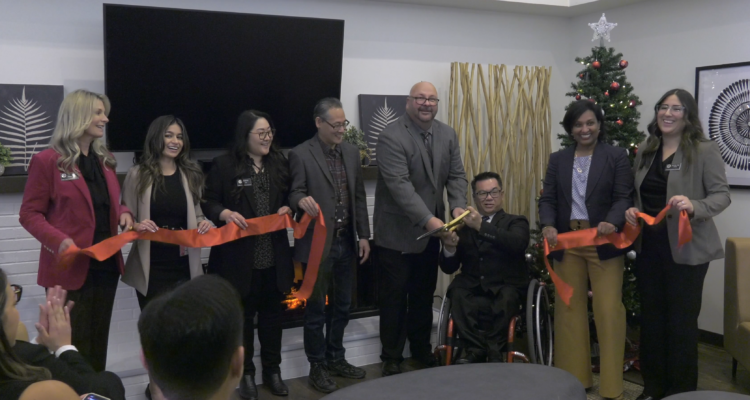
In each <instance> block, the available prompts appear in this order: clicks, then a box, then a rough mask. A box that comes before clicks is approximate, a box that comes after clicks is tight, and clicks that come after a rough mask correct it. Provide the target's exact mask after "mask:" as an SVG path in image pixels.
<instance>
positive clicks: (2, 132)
mask: <svg viewBox="0 0 750 400" xmlns="http://www.w3.org/2000/svg"><path fill="white" fill-rule="evenodd" d="M62 101H63V87H62V86H53V85H6V84H0V143H2V144H3V146H5V147H7V148H9V149H10V152H11V156H12V157H13V161H12V162H11V164H10V165H8V166H7V167H6V169H5V175H26V174H28V169H29V161H31V156H33V155H34V154H36V153H39V152H40V151H42V150H44V149H46V148H47V145H48V144H49V140H50V138H51V137H52V131H53V130H54V129H55V123H56V121H57V111H58V110H59V109H60V104H61V103H62Z"/></svg>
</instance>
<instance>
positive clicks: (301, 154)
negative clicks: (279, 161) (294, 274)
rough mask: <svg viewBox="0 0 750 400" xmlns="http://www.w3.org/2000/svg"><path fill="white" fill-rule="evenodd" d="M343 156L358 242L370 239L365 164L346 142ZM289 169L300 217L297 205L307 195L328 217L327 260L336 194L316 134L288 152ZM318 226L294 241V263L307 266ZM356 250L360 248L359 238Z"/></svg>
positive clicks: (292, 200) (291, 202) (292, 202)
mask: <svg viewBox="0 0 750 400" xmlns="http://www.w3.org/2000/svg"><path fill="white" fill-rule="evenodd" d="M339 146H341V154H342V156H343V159H344V169H345V170H346V183H347V186H348V188H349V203H350V204H349V209H350V210H351V216H350V217H351V221H352V223H353V224H354V227H353V229H354V232H356V233H357V236H358V238H359V239H370V220H369V217H368V215H367V198H366V195H365V184H364V180H363V179H362V162H361V159H360V156H359V150H358V149H357V148H356V147H355V146H354V145H352V144H350V143H346V142H343V143H341V144H340V145H339ZM288 157H289V167H290V169H291V174H292V187H291V191H290V192H289V205H290V206H291V207H292V209H294V211H295V212H296V213H297V214H298V215H301V214H302V213H304V211H302V210H301V209H300V208H299V206H298V204H299V201H300V200H301V199H302V198H304V197H307V196H312V197H313V199H315V201H316V202H317V203H318V205H319V206H320V209H321V210H322V211H323V216H325V219H326V220H325V223H326V227H327V228H328V229H327V235H326V245H325V249H324V250H323V259H325V258H326V257H328V251H329V250H330V248H331V242H332V241H333V226H334V220H333V218H334V214H335V208H336V192H335V191H334V190H335V189H334V186H333V185H334V183H333V177H332V176H331V170H330V169H329V168H328V163H327V162H326V158H325V155H324V154H323V149H322V148H321V147H320V141H319V140H318V137H317V135H315V136H313V137H312V139H308V140H307V141H305V142H304V143H302V144H300V145H298V146H297V147H295V148H293V149H292V150H290V151H289V154H288ZM314 228H315V226H314V224H311V225H310V226H309V228H308V229H307V233H306V234H305V237H303V238H302V239H299V240H295V241H294V260H295V261H299V262H303V263H306V262H307V259H308V258H309V257H310V248H311V247H312V234H313V230H314ZM354 240H355V245H354V248H357V238H355V239H354Z"/></svg>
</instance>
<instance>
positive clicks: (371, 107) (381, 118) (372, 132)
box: [359, 94, 407, 166]
mask: <svg viewBox="0 0 750 400" xmlns="http://www.w3.org/2000/svg"><path fill="white" fill-rule="evenodd" d="M406 97H407V96H406V95H384V94H360V95H359V123H360V127H361V128H362V130H363V131H364V132H365V142H367V147H368V148H369V149H370V154H371V157H370V164H369V165H371V166H375V165H378V154H377V152H376V151H375V149H376V147H377V145H378V136H379V135H380V132H381V131H382V130H383V128H385V127H386V126H387V125H388V124H390V123H391V122H394V121H395V120H397V119H398V118H399V117H400V116H402V115H404V113H405V112H406Z"/></svg>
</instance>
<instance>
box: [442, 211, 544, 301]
mask: <svg viewBox="0 0 750 400" xmlns="http://www.w3.org/2000/svg"><path fill="white" fill-rule="evenodd" d="M458 237H459V242H458V247H457V249H456V254H455V255H454V256H453V257H445V254H444V253H443V252H442V251H441V252H440V269H441V270H443V272H445V273H446V274H452V273H454V272H456V271H458V269H459V268H461V274H459V275H458V276H456V278H455V279H453V282H451V284H450V287H448V290H450V289H451V288H454V287H460V288H465V289H472V288H475V287H477V286H480V285H481V286H482V289H483V290H485V291H489V290H491V291H492V292H493V293H495V294H497V292H498V291H499V290H500V288H501V287H502V286H505V285H513V286H516V287H518V288H519V289H522V290H525V289H526V286H527V285H528V283H529V271H528V267H527V265H526V248H527V247H528V246H529V221H528V220H527V219H526V217H524V216H522V215H512V214H506V213H505V211H503V210H500V211H498V212H497V214H495V216H494V217H493V218H492V221H490V222H482V227H481V228H480V229H479V232H477V231H475V230H474V229H473V228H469V227H468V226H464V227H463V228H461V229H460V230H459V231H458Z"/></svg>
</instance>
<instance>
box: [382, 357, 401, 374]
mask: <svg viewBox="0 0 750 400" xmlns="http://www.w3.org/2000/svg"><path fill="white" fill-rule="evenodd" d="M399 364H400V363H399V362H398V361H393V360H388V361H383V367H382V370H381V371H382V373H383V376H391V375H396V374H400V373H401V366H400V365H399Z"/></svg>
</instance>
